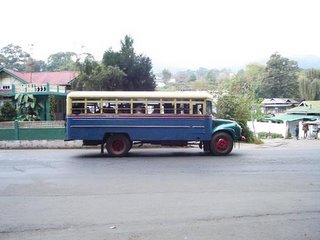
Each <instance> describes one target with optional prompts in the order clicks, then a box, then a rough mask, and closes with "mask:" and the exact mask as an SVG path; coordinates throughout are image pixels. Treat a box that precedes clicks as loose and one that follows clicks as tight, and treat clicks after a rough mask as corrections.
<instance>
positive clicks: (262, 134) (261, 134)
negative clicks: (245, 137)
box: [258, 132, 283, 139]
mask: <svg viewBox="0 0 320 240" xmlns="http://www.w3.org/2000/svg"><path fill="white" fill-rule="evenodd" d="M258 138H261V139H266V138H283V136H282V134H280V133H268V132H259V133H258Z"/></svg>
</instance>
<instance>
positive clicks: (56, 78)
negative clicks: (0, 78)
mask: <svg viewBox="0 0 320 240" xmlns="http://www.w3.org/2000/svg"><path fill="white" fill-rule="evenodd" d="M6 71H8V72H10V73H11V74H13V75H15V76H17V77H18V78H20V79H22V80H23V81H26V82H28V83H36V84H43V83H50V84H58V85H68V84H70V82H71V81H72V80H73V79H75V78H76V77H78V76H79V73H78V72H74V71H64V72H32V73H30V72H16V71H13V70H10V69H6Z"/></svg>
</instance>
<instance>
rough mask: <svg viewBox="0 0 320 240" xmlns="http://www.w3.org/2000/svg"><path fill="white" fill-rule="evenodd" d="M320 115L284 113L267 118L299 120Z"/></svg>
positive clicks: (317, 117) (313, 118)
mask: <svg viewBox="0 0 320 240" xmlns="http://www.w3.org/2000/svg"><path fill="white" fill-rule="evenodd" d="M319 118H320V115H319V116H314V115H301V114H282V115H277V116H274V117H271V118H268V119H267V120H271V121H297V120H316V119H319Z"/></svg>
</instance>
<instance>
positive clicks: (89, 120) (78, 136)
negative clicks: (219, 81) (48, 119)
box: [66, 91, 244, 157]
mask: <svg viewBox="0 0 320 240" xmlns="http://www.w3.org/2000/svg"><path fill="white" fill-rule="evenodd" d="M212 102H213V96H212V95H211V94H210V93H208V92H206V91H173V92H164V91H162V92H160V91H74V92H70V93H69V94H68V95H67V112H66V140H82V141H83V145H100V147H101V153H103V152H104V149H106V150H107V152H108V153H109V154H110V155H111V156H119V157H121V156H125V155H127V154H128V152H129V151H130V149H131V148H132V146H133V144H145V143H148V144H159V145H163V146H187V145H190V144H193V145H194V144H198V145H199V147H200V148H201V149H203V151H205V152H207V153H210V154H212V155H227V154H229V153H230V152H231V151H232V149H233V145H234V142H236V141H241V140H244V137H243V136H242V135H241V132H242V128H241V127H240V125H239V124H238V123H237V122H235V121H231V120H226V119H216V118H214V117H213V115H212V107H213V103H212Z"/></svg>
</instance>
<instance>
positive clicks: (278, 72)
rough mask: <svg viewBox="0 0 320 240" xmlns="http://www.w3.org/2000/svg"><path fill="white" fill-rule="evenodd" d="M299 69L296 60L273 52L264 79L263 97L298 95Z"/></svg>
mask: <svg viewBox="0 0 320 240" xmlns="http://www.w3.org/2000/svg"><path fill="white" fill-rule="evenodd" d="M298 70H299V68H298V64H297V62H296V61H292V60H289V59H288V58H284V57H281V55H280V54H278V53H274V54H272V55H271V57H270V59H269V61H268V62H267V66H266V69H265V74H264V77H263V79H262V95H263V97H267V98H272V97H279V98H292V97H298V90H299V86H298V81H297V71H298Z"/></svg>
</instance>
